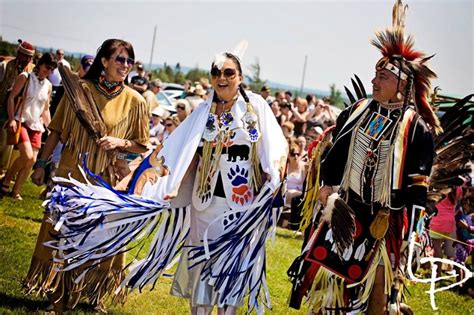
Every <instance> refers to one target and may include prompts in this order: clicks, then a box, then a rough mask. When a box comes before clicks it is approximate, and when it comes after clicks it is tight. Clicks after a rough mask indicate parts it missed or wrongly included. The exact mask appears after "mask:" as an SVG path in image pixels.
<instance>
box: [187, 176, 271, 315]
mask: <svg viewBox="0 0 474 315" xmlns="http://www.w3.org/2000/svg"><path fill="white" fill-rule="evenodd" d="M272 203H273V194H272V191H271V189H269V188H268V186H266V185H265V186H264V187H263V188H262V189H261V191H260V193H259V195H258V196H257V197H256V199H255V202H254V203H253V204H252V206H251V207H249V208H247V209H245V210H232V211H229V212H226V213H224V214H223V215H222V216H225V215H230V214H235V213H237V212H240V216H239V217H238V219H237V220H235V221H234V222H232V224H231V226H230V227H229V230H228V231H227V232H225V234H223V235H221V236H220V237H218V238H217V239H215V240H213V241H212V242H209V241H208V239H207V231H206V233H205V234H204V240H203V243H204V244H203V246H196V247H193V248H191V249H190V250H189V260H190V262H189V263H190V268H193V267H194V266H196V265H198V264H201V263H204V266H203V268H202V272H201V280H203V281H205V282H207V283H208V284H210V285H212V286H213V288H214V291H216V292H218V293H219V301H218V305H228V304H229V303H228V302H227V300H228V299H229V300H234V299H235V298H236V297H237V300H243V299H244V297H245V296H246V295H248V308H247V312H248V313H250V312H251V311H252V310H253V309H254V308H255V309H256V311H257V313H258V314H262V313H263V312H264V306H266V307H268V308H271V301H270V296H269V293H268V287H267V280H266V275H265V260H266V257H265V242H266V241H267V240H268V239H269V238H270V237H272V236H274V232H275V227H276V223H277V220H278V216H279V210H278V209H273V208H272ZM222 216H221V217H217V218H216V219H215V220H214V221H213V223H216V222H218V221H219V220H220V219H222ZM213 223H211V225H212V224H213ZM259 300H261V301H262V303H259Z"/></svg>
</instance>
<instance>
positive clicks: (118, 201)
mask: <svg viewBox="0 0 474 315" xmlns="http://www.w3.org/2000/svg"><path fill="white" fill-rule="evenodd" d="M85 170H86V172H87V174H88V175H89V178H92V179H93V181H94V183H95V185H94V184H92V183H91V182H89V181H87V182H86V183H81V182H79V181H77V180H75V179H72V178H70V179H64V178H55V181H56V183H57V185H56V186H55V187H54V189H53V191H52V192H51V194H50V197H49V199H48V200H47V201H46V202H45V206H46V211H47V212H49V213H50V217H51V221H52V223H53V224H54V225H55V230H57V231H59V232H60V234H59V239H58V240H55V241H50V242H47V243H46V244H45V245H46V246H49V247H52V248H54V249H56V250H57V251H56V255H55V257H54V260H55V262H59V263H61V265H63V266H64V268H63V269H62V270H63V271H67V270H72V269H75V268H77V267H79V266H83V265H85V264H86V263H89V265H87V268H85V269H84V272H82V274H81V275H80V276H79V277H78V278H77V279H75V281H76V282H79V281H80V280H81V279H82V278H83V277H84V276H85V274H86V273H87V272H88V271H89V270H90V269H92V268H94V267H95V266H97V265H98V264H99V263H100V262H102V261H104V260H107V259H108V258H111V257H113V256H115V255H117V254H120V253H122V252H125V251H128V250H130V249H131V248H126V246H128V245H130V244H131V243H132V242H134V246H140V245H142V244H143V243H144V240H146V239H147V238H148V237H150V236H151V235H152V234H153V233H155V232H156V233H155V234H154V236H153V239H152V242H151V244H150V249H149V251H148V253H147V256H146V257H145V258H144V259H142V260H140V261H138V262H135V263H133V264H132V265H131V266H130V273H129V274H128V275H127V277H126V278H125V279H124V281H123V282H122V287H127V288H132V289H134V288H139V289H140V290H141V289H142V288H143V287H144V286H145V285H147V284H150V283H155V281H156V280H157V279H158V277H159V276H160V275H161V274H162V272H163V271H164V270H165V269H166V267H167V266H168V265H169V264H171V262H172V261H173V258H175V256H176V255H177V253H178V252H179V250H180V249H181V247H182V245H183V244H184V240H185V238H186V236H187V234H188V232H189V218H188V216H189V215H188V211H186V209H185V208H170V206H169V204H166V203H160V202H157V201H154V200H151V199H147V198H144V197H141V196H136V195H129V194H126V193H123V192H119V191H116V190H114V189H113V188H112V187H111V186H109V185H108V184H107V183H106V182H104V181H103V180H102V179H100V178H99V177H98V176H96V175H94V174H92V173H90V171H89V170H88V169H87V168H86V169H85ZM135 242H136V243H135Z"/></svg>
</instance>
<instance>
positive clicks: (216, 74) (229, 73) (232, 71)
mask: <svg viewBox="0 0 474 315" xmlns="http://www.w3.org/2000/svg"><path fill="white" fill-rule="evenodd" d="M222 74H224V77H225V78H231V77H233V76H235V75H236V74H237V70H235V69H232V68H227V69H224V71H221V70H219V68H217V67H213V68H212V69H211V75H212V76H213V77H216V78H220V77H221V75H222Z"/></svg>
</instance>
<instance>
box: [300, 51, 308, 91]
mask: <svg viewBox="0 0 474 315" xmlns="http://www.w3.org/2000/svg"><path fill="white" fill-rule="evenodd" d="M307 61H308V55H305V56H304V66H303V78H302V79H301V89H300V95H303V88H304V77H305V74H306V63H307Z"/></svg>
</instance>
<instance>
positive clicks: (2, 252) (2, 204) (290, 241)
mask: <svg viewBox="0 0 474 315" xmlns="http://www.w3.org/2000/svg"><path fill="white" fill-rule="evenodd" d="M40 191H41V188H38V187H35V186H33V185H32V184H31V183H27V184H26V185H25V188H24V192H23V197H24V200H23V201H22V202H19V201H14V200H13V199H11V198H7V197H5V198H3V199H0V259H1V263H0V314H31V313H37V312H39V311H41V310H44V309H45V308H46V306H47V304H48V303H47V302H46V300H45V299H43V298H41V297H37V296H31V295H30V296H29V295H25V294H24V293H23V292H22V291H21V286H20V281H21V279H22V277H24V276H25V275H26V272H27V270H28V267H29V263H30V259H31V255H32V253H33V249H34V246H35V242H36V236H37V233H38V231H39V227H40V222H41V219H42V217H43V210H42V207H41V201H40V200H39V199H38V198H37V196H38V195H39V193H40ZM300 246H301V239H299V238H297V237H295V236H294V234H293V233H292V232H290V231H288V230H283V229H278V230H277V236H276V239H275V243H272V242H269V243H268V244H267V253H268V260H267V279H268V283H269V290H270V294H271V298H272V303H273V311H268V313H273V314H306V313H307V309H306V308H305V307H303V309H302V310H300V311H296V310H293V309H290V308H288V307H287V299H288V294H289V292H290V289H291V284H290V282H288V280H287V276H286V270H287V269H288V266H290V264H291V262H292V261H293V259H294V258H295V257H296V256H297V255H298V253H299V248H300ZM130 257H131V255H129V258H130ZM170 286H171V279H170V278H162V279H160V280H159V281H158V284H157V286H156V287H155V290H153V291H150V290H149V289H148V290H147V289H145V290H144V291H143V292H142V293H141V294H139V293H138V292H134V293H132V294H131V295H130V296H129V298H128V301H127V303H126V304H125V305H124V306H120V305H110V306H109V308H108V309H109V313H110V314H140V315H142V314H187V313H188V304H187V301H186V300H183V299H179V298H176V297H173V296H171V295H170V294H169V290H170ZM427 289H428V286H427V285H420V284H412V285H410V287H409V290H410V292H411V296H410V297H409V298H408V304H410V305H411V306H412V308H413V309H414V311H415V313H416V314H474V302H473V301H474V300H473V299H471V298H469V297H466V296H460V295H458V294H457V293H455V292H453V291H448V292H446V291H445V292H441V293H438V294H436V303H437V305H438V307H439V310H438V311H437V312H433V311H432V310H431V307H430V301H429V296H428V295H427V294H426V293H425V292H424V291H425V290H427ZM244 311H245V310H244V309H242V310H241V311H240V312H239V313H241V314H244ZM70 313H71V314H89V313H91V310H90V309H88V308H87V306H85V305H79V307H78V308H77V309H76V310H75V311H74V312H70Z"/></svg>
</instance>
